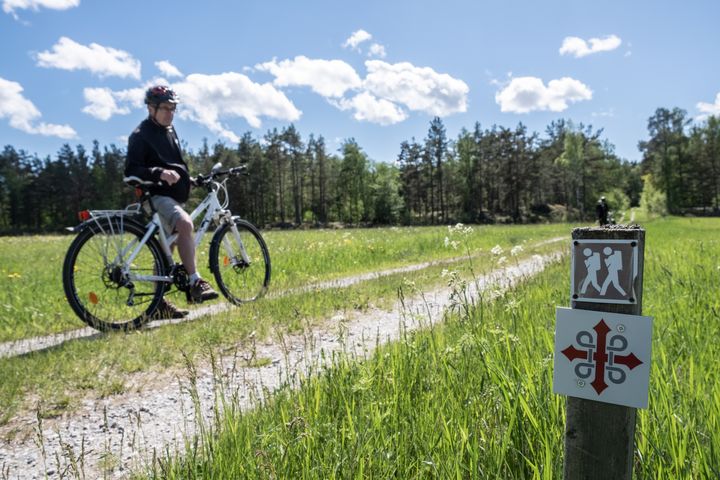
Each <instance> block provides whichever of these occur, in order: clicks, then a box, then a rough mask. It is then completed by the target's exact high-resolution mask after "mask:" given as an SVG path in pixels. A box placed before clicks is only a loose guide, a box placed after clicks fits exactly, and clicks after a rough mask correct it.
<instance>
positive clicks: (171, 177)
mask: <svg viewBox="0 0 720 480" xmlns="http://www.w3.org/2000/svg"><path fill="white" fill-rule="evenodd" d="M160 180H162V181H164V182H166V183H167V184H168V185H172V184H173V183H176V182H177V181H178V180H180V174H179V173H177V172H176V171H175V170H167V169H165V170H163V171H162V173H161V174H160Z"/></svg>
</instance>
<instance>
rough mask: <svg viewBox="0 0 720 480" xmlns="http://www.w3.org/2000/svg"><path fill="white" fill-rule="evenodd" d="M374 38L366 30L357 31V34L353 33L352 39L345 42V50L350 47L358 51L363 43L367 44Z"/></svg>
mask: <svg viewBox="0 0 720 480" xmlns="http://www.w3.org/2000/svg"><path fill="white" fill-rule="evenodd" d="M371 38H372V35H370V34H369V33H368V32H366V31H365V30H362V29H360V30H357V31H356V32H353V34H352V35H350V37H349V38H348V39H347V40H345V43H343V44H342V46H343V47H344V48H347V47H350V48H352V49H356V48H357V46H358V45H360V44H361V43H363V42H366V41H368V40H370V39H371Z"/></svg>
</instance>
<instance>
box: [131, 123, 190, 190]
mask: <svg viewBox="0 0 720 480" xmlns="http://www.w3.org/2000/svg"><path fill="white" fill-rule="evenodd" d="M163 169H166V170H175V171H176V172H177V173H178V174H179V175H180V180H178V181H177V182H176V183H174V184H173V185H168V184H167V183H165V182H162V185H158V186H153V187H150V193H151V194H152V195H166V196H168V197H172V198H174V199H175V200H177V201H178V202H180V203H185V202H186V201H187V199H188V196H189V195H190V173H189V172H188V166H187V164H186V163H185V161H184V160H183V158H182V152H181V150H180V141H179V140H178V137H177V134H176V133H175V129H174V128H173V127H172V126H170V127H163V126H161V125H158V124H156V123H155V122H153V121H152V120H151V119H150V118H146V119H145V120H143V121H142V122H141V123H140V125H138V127H137V128H136V129H135V130H134V131H133V132H132V134H130V139H129V140H128V150H127V157H126V158H125V176H127V177H129V176H131V175H134V176H136V177H139V178H142V179H143V180H152V181H154V182H160V174H161V173H162V170H163Z"/></svg>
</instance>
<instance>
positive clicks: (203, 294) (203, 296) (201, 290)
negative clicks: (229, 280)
mask: <svg viewBox="0 0 720 480" xmlns="http://www.w3.org/2000/svg"><path fill="white" fill-rule="evenodd" d="M217 297H218V293H217V292H216V291H215V290H213V288H212V287H211V286H210V284H209V283H208V282H206V281H205V280H203V279H202V278H201V279H200V280H198V281H197V282H195V284H194V285H193V286H192V287H190V290H188V292H187V299H188V302H190V303H202V302H204V301H206V300H212V299H213V298H217Z"/></svg>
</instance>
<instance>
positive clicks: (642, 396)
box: [553, 307, 652, 408]
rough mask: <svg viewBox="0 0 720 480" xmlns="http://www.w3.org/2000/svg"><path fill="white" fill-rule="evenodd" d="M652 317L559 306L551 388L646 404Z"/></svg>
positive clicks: (640, 405)
mask: <svg viewBox="0 0 720 480" xmlns="http://www.w3.org/2000/svg"><path fill="white" fill-rule="evenodd" d="M651 347H652V317H645V316H642V315H622V314H619V313H609V312H596V311H594V310H577V309H570V308H562V307H558V308H557V310H556V323H555V362H554V369H553V392H554V393H557V394H560V395H569V396H571V397H579V398H585V399H588V400H596V401H598V402H605V403H613V404H616V405H625V406H627V407H634V408H647V406H648V386H649V383H650V355H651Z"/></svg>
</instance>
